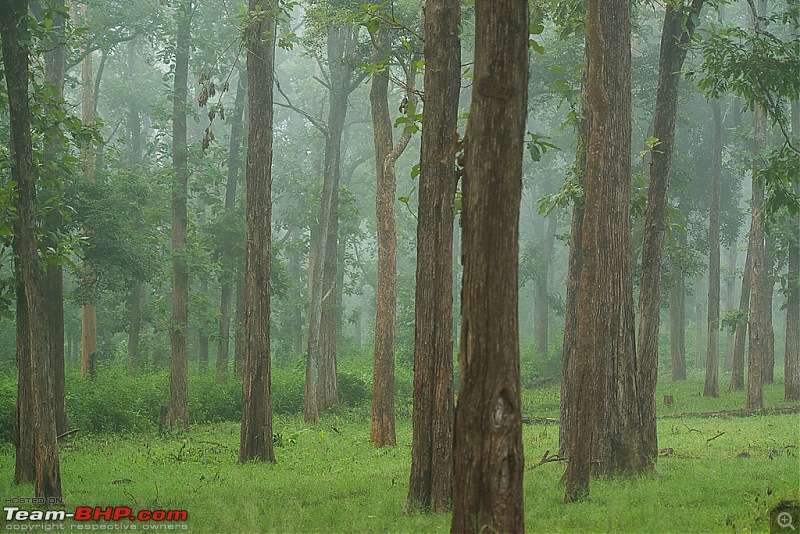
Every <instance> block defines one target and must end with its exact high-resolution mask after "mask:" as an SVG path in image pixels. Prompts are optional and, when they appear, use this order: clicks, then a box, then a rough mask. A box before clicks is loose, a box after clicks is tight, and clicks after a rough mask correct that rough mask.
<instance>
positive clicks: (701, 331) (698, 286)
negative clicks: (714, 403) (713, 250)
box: [694, 276, 707, 369]
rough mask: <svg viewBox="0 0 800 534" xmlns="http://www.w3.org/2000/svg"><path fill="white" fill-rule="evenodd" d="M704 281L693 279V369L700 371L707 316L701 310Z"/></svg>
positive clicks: (700, 278) (699, 278)
mask: <svg viewBox="0 0 800 534" xmlns="http://www.w3.org/2000/svg"><path fill="white" fill-rule="evenodd" d="M704 281H705V280H704V279H703V277H702V276H698V277H697V278H695V279H694V324H695V329H694V368H695V369H700V368H702V367H703V352H704V350H703V346H704V345H705V343H704V339H703V336H704V335H705V326H706V322H707V321H706V320H707V315H706V313H704V312H705V310H704V309H703V298H702V295H703V294H704V293H705V288H704V287H703V282H704Z"/></svg>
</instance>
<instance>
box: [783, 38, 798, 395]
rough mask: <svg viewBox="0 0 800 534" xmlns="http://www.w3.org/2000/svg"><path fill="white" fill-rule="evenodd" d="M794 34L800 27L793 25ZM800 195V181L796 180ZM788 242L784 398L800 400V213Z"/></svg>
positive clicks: (795, 127)
mask: <svg viewBox="0 0 800 534" xmlns="http://www.w3.org/2000/svg"><path fill="white" fill-rule="evenodd" d="M794 33H795V35H796V34H797V29H796V28H795V29H794ZM792 136H793V138H794V142H795V146H799V145H800V102H798V101H797V100H795V101H794V102H792ZM794 191H795V194H797V195H798V196H800V182H799V181H797V180H795V183H794ZM793 228H794V231H793V232H792V235H791V238H790V239H791V240H790V242H789V273H788V279H789V284H788V287H789V291H788V292H787V294H786V352H785V353H784V370H783V374H784V385H783V386H784V399H785V400H787V401H795V400H800V216H798V215H795V217H794V222H793Z"/></svg>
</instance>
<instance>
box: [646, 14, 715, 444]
mask: <svg viewBox="0 0 800 534" xmlns="http://www.w3.org/2000/svg"><path fill="white" fill-rule="evenodd" d="M703 1H704V0H693V1H692V2H691V5H689V6H686V5H685V2H684V1H681V2H677V3H676V2H668V3H667V10H666V15H665V16H664V27H663V30H662V33H661V53H660V56H659V63H658V89H657V92H656V109H655V114H654V116H653V135H654V137H656V138H657V139H658V141H659V145H658V147H657V148H656V150H654V151H653V153H652V155H651V158H652V159H651V164H650V185H649V192H648V197H647V213H646V215H645V223H644V241H643V243H642V276H641V284H640V290H639V335H638V338H637V339H638V342H639V346H638V352H637V353H636V372H637V395H638V398H639V403H640V405H641V408H642V414H641V416H642V424H643V425H644V442H645V449H646V451H647V454H648V455H649V456H650V457H652V458H655V457H656V456H657V455H658V437H657V434H656V383H657V382H658V328H659V323H660V321H661V263H662V260H663V256H664V233H665V228H666V223H667V201H668V191H669V178H670V171H671V169H672V155H673V152H674V149H675V116H676V114H677V110H678V87H679V84H680V80H681V74H680V72H681V68H682V66H683V60H684V59H685V57H686V51H687V48H688V44H689V43H690V42H691V39H692V35H693V34H694V29H695V17H696V16H697V15H699V13H700V10H701V9H702V7H703ZM687 8H688V9H687ZM684 9H687V11H688V12H684Z"/></svg>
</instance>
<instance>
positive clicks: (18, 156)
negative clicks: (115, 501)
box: [0, 0, 61, 499]
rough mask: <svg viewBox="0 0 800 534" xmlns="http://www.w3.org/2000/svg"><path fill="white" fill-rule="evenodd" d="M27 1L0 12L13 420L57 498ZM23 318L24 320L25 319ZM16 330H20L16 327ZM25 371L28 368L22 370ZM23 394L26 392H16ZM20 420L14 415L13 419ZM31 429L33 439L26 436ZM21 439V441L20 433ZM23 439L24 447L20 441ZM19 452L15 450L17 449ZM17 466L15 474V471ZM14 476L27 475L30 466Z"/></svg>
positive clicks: (39, 485)
mask: <svg viewBox="0 0 800 534" xmlns="http://www.w3.org/2000/svg"><path fill="white" fill-rule="evenodd" d="M27 7H28V2H27V1H25V0H13V1H11V2H8V3H7V4H6V6H5V9H3V10H2V11H0V39H2V55H3V68H4V70H5V80H6V87H7V90H8V93H7V95H8V114H9V119H10V128H9V132H10V140H9V141H10V142H9V149H10V154H11V179H12V180H14V181H16V182H17V198H16V202H15V207H16V209H17V216H18V219H17V221H16V224H15V225H14V230H15V231H14V243H13V244H14V251H15V253H16V256H17V268H18V273H20V274H19V277H20V278H21V281H22V287H23V293H24V297H25V309H24V311H23V315H25V316H26V317H24V318H23V322H22V327H23V328H25V326H26V325H27V328H26V332H22V335H23V336H22V337H24V338H26V340H27V342H28V343H27V344H26V343H23V346H22V347H21V350H20V351H19V352H18V358H22V357H29V369H30V375H29V377H28V376H25V375H24V374H23V373H24V371H23V369H24V368H25V367H26V366H22V367H21V368H20V372H21V374H20V381H21V382H28V380H29V382H28V384H29V387H30V394H31V395H30V403H28V402H27V399H24V400H23V402H21V403H20V406H24V407H26V408H28V407H30V408H31V409H30V412H29V414H28V415H30V416H32V417H31V420H29V421H23V420H21V419H18V427H22V426H23V425H26V426H27V425H30V426H29V427H28V429H26V431H21V430H22V429H21V428H18V440H19V444H20V445H30V444H31V443H32V444H33V457H34V463H35V466H34V486H35V496H36V497H39V498H56V499H60V498H61V469H60V466H59V458H58V444H57V442H56V413H55V403H54V401H53V386H54V380H53V369H52V361H51V352H50V329H49V327H48V323H47V320H48V317H47V312H46V306H45V296H44V292H45V287H44V272H43V269H42V267H41V264H40V263H39V258H38V253H37V250H38V243H37V222H36V217H37V215H36V167H35V165H34V161H33V146H32V139H31V124H30V110H29V106H28V76H29V66H28V53H29V50H28V48H27V46H28V45H27V43H28V42H29V40H30V39H31V36H30V35H29V30H28V24H27V19H26V14H27ZM25 318H27V321H24V319H25ZM18 328H19V327H18ZM26 370H27V369H26ZM20 389H21V390H22V391H23V392H26V391H25V387H21V388H20ZM20 415H24V414H21V413H19V412H18V413H17V416H18V417H19V416H20ZM29 430H32V432H31V434H32V436H30V437H29V436H27V432H28V431H29ZM20 433H21V434H23V435H22V436H20V435H19V434H20ZM23 438H24V439H25V442H23ZM18 447H19V445H18ZM19 467H20V466H19V464H17V469H19ZM23 468H24V469H23V471H22V472H19V471H17V472H15V481H17V482H28V480H17V475H25V476H29V473H28V472H27V470H28V469H29V464H28V465H24V466H23Z"/></svg>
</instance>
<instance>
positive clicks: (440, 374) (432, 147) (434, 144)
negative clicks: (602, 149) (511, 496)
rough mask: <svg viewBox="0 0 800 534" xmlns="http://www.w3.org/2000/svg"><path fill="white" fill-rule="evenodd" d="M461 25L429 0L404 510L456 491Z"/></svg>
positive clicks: (456, 13)
mask: <svg viewBox="0 0 800 534" xmlns="http://www.w3.org/2000/svg"><path fill="white" fill-rule="evenodd" d="M460 23H461V6H460V4H459V2H458V0H426V2H425V21H424V31H425V45H424V46H425V48H424V55H425V108H424V109H423V114H424V121H423V122H424V128H423V129H422V146H421V155H420V174H419V208H418V223H417V278H416V282H417V288H416V293H415V297H414V298H415V317H414V324H415V328H414V402H413V414H412V430H413V432H412V439H411V477H410V480H409V486H408V501H407V509H408V511H409V512H410V511H412V510H414V509H416V508H422V509H425V510H431V511H433V512H436V513H441V512H444V511H446V510H447V508H448V507H449V506H450V501H451V499H452V496H453V417H454V415H455V413H454V405H455V400H454V393H453V219H454V217H455V214H454V213H455V205H454V204H455V202H454V201H455V184H456V174H455V145H454V143H453V139H454V138H455V136H456V133H457V129H458V99H459V94H460V89H461V78H460V74H461V68H460V67H461V43H460V41H459V40H458V26H459V24H460Z"/></svg>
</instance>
